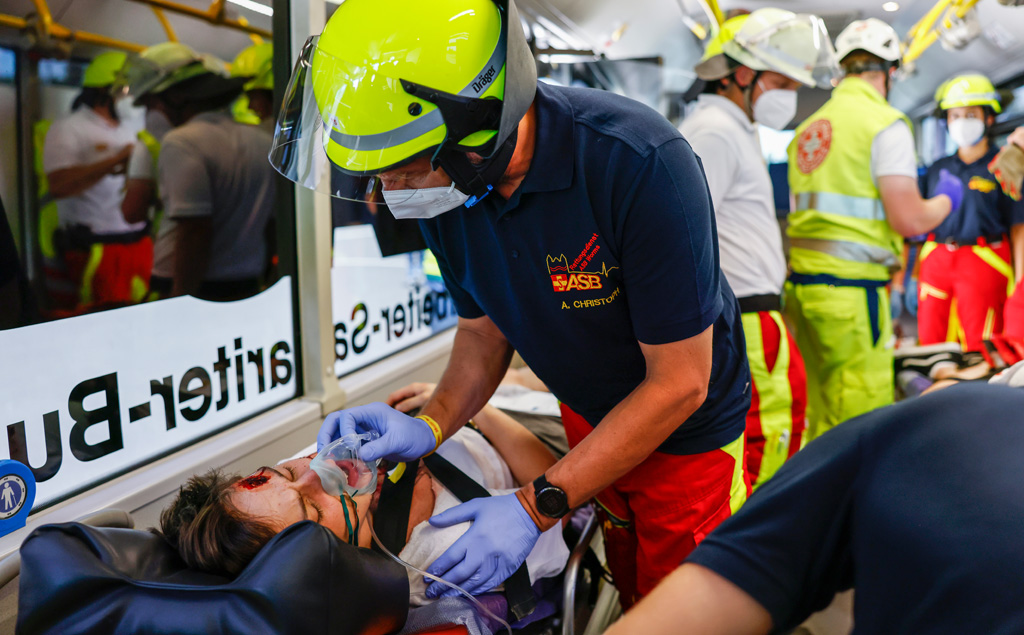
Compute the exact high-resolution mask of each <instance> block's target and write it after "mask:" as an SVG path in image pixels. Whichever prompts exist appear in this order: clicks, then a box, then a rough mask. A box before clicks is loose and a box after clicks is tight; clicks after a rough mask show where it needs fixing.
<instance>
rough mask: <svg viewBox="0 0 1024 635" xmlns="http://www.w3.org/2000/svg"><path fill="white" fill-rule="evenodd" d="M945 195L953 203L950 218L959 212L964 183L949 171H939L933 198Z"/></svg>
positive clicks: (962, 200) (962, 199)
mask: <svg viewBox="0 0 1024 635" xmlns="http://www.w3.org/2000/svg"><path fill="white" fill-rule="evenodd" d="M939 194H945V195H946V196H948V197H949V200H950V201H951V202H952V203H953V208H952V209H951V210H950V212H949V214H950V216H952V215H953V214H956V213H957V212H959V211H960V205H961V204H962V203H963V202H964V182H963V181H961V180H960V177H957V176H953V174H952V173H951V172H950V171H949V170H939V181H938V183H936V184H935V194H934V195H935V196H938V195H939Z"/></svg>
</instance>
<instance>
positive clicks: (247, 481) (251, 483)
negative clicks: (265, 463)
mask: <svg viewBox="0 0 1024 635" xmlns="http://www.w3.org/2000/svg"><path fill="white" fill-rule="evenodd" d="M265 472H266V469H265V468H260V470H259V471H258V472H256V473H255V474H253V475H251V476H246V477H245V478H243V479H242V480H240V481H238V486H239V487H241V488H242V489H247V490H254V489H256V488H257V487H261V486H262V485H265V484H266V482H267V481H269V480H270V477H269V476H267V475H266V474H265Z"/></svg>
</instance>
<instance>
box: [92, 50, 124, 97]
mask: <svg viewBox="0 0 1024 635" xmlns="http://www.w3.org/2000/svg"><path fill="white" fill-rule="evenodd" d="M126 59H128V55H127V53H123V52H121V51H107V52H106V53H100V54H99V55H97V56H96V57H94V58H92V61H91V62H89V65H88V66H86V67H85V74H84V75H83V77H82V88H103V87H104V86H111V85H113V84H114V83H115V82H116V80H117V75H118V73H120V72H121V67H123V66H124V62H125V60H126Z"/></svg>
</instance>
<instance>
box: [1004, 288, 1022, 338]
mask: <svg viewBox="0 0 1024 635" xmlns="http://www.w3.org/2000/svg"><path fill="white" fill-rule="evenodd" d="M1003 335H1005V336H1006V337H1008V338H1010V339H1013V340H1015V341H1018V342H1021V341H1024V284H1020V285H1017V290H1016V291H1014V292H1013V295H1012V296H1010V299H1009V300H1007V301H1006V308H1005V310H1004V312H1003Z"/></svg>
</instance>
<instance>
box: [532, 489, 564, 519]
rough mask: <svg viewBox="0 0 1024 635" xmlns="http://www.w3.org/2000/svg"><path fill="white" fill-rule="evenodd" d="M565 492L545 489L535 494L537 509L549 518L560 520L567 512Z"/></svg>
mask: <svg viewBox="0 0 1024 635" xmlns="http://www.w3.org/2000/svg"><path fill="white" fill-rule="evenodd" d="M568 507H569V501H568V499H567V498H566V496H565V492H563V491H562V490H560V489H558V488H557V487H547V488H544V489H543V490H541V491H540V493H538V494H537V509H538V510H540V513H542V514H544V515H545V516H548V517H550V518H561V517H562V516H564V515H565V514H566V513H567V512H568V511H569V510H568Z"/></svg>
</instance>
